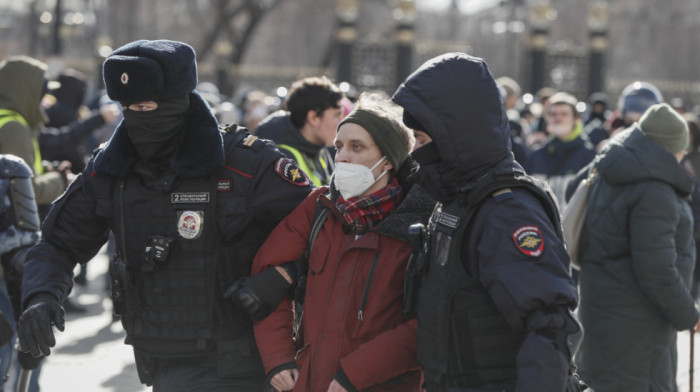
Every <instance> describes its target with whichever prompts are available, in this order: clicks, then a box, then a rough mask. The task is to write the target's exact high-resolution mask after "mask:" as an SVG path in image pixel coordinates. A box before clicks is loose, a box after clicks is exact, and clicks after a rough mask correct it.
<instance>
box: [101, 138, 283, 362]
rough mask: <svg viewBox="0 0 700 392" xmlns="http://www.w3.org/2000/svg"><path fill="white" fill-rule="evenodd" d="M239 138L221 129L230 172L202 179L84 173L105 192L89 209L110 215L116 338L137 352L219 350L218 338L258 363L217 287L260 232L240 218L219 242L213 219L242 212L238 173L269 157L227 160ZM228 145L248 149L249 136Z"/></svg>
mask: <svg viewBox="0 0 700 392" xmlns="http://www.w3.org/2000/svg"><path fill="white" fill-rule="evenodd" d="M247 135H248V134H247V132H245V135H243V136H247ZM253 138H255V137H253ZM255 139H257V138H255ZM242 140H243V138H242V137H241V132H239V133H238V134H236V135H235V136H233V135H230V134H226V135H224V143H225V144H226V146H227V147H226V154H227V159H226V166H227V167H229V168H236V170H237V172H235V171H232V170H231V169H227V168H222V169H221V170H219V171H218V172H217V173H214V174H212V175H210V176H208V177H206V178H172V179H171V180H174V181H175V182H174V184H172V186H171V188H170V189H168V190H167V191H164V190H154V189H150V188H147V187H145V186H144V185H143V184H142V180H141V178H140V176H136V175H129V176H127V177H125V178H112V177H108V176H97V175H96V176H94V177H93V178H91V179H90V181H93V184H94V185H93V189H105V188H106V189H109V191H108V192H103V193H102V194H97V193H98V192H97V191H95V193H96V198H97V209H98V214H102V215H104V216H105V217H107V218H108V219H110V227H112V228H113V230H114V234H115V237H116V240H117V241H116V242H117V249H118V255H117V258H116V259H115V260H114V261H113V262H112V263H111V265H110V272H114V273H111V277H112V281H113V284H114V283H116V284H119V285H121V287H120V290H121V291H120V292H119V293H118V295H117V297H116V298H115V293H114V291H113V300H114V301H115V309H117V308H120V311H121V316H122V324H123V325H124V329H125V330H126V332H127V339H126V343H127V344H131V345H133V346H134V347H135V348H137V349H139V350H140V351H142V352H144V353H147V354H150V355H153V356H157V357H191V356H196V355H205V354H206V353H208V352H212V351H214V349H216V350H217V351H221V349H222V347H220V346H221V344H222V343H225V344H226V345H233V346H236V347H228V350H229V351H248V354H249V355H250V354H251V353H252V354H253V355H255V356H256V357H257V361H259V356H258V355H259V354H257V350H256V348H255V343H254V341H253V336H252V320H251V318H250V317H249V316H248V315H246V314H245V313H243V312H242V311H241V310H239V309H238V308H237V307H236V306H234V305H233V303H232V302H231V301H228V300H225V299H224V298H223V297H222V293H223V292H224V290H225V288H226V287H227V286H228V285H230V284H232V283H233V282H235V281H236V280H238V279H239V278H242V277H244V276H247V275H249V273H250V267H251V264H252V260H253V257H254V256H255V251H256V250H257V249H258V248H259V246H260V245H261V244H262V242H264V240H265V238H266V237H267V234H268V232H267V231H266V230H265V229H264V228H262V227H259V226H258V225H257V224H256V223H254V222H252V219H245V221H246V222H247V224H245V225H243V226H244V227H245V230H241V228H242V227H238V228H237V230H240V231H241V233H240V234H239V235H237V236H236V237H235V238H236V239H235V240H233V241H226V240H225V236H224V235H223V234H224V233H221V232H220V228H219V226H218V223H219V219H220V216H221V215H223V216H225V217H229V216H231V217H232V218H231V220H234V219H242V218H241V217H243V216H244V214H245V209H246V196H247V195H249V194H250V193H251V191H252V186H253V184H252V180H251V178H249V177H251V176H250V175H249V176H246V175H242V174H240V173H243V174H245V173H251V174H257V171H258V170H259V169H260V168H262V167H266V166H269V165H268V163H269V164H271V163H272V162H273V161H274V160H275V159H277V158H279V155H277V154H267V153H266V152H265V151H263V152H262V154H261V155H263V154H264V156H262V157H259V158H256V159H250V157H243V159H241V158H240V157H236V155H237V154H239V155H241V154H240V153H239V151H238V150H237V151H236V152H234V153H233V154H231V150H232V149H233V146H235V145H237V144H239V143H240V142H241V141H242ZM236 147H237V148H250V149H256V148H257V147H256V146H254V145H252V142H251V143H250V144H248V143H247V142H246V143H245V144H244V145H238V146H236ZM232 157H234V158H232ZM261 161H263V162H261ZM268 161H269V162H268ZM95 181H100V182H101V184H97V183H94V182H95ZM163 181H166V180H165V177H163ZM222 190H224V191H222ZM223 199H225V201H224V200H223ZM217 201H218V202H219V203H217ZM227 221H228V219H227ZM227 223H228V222H227ZM229 229H230V228H228V227H225V228H224V230H229ZM120 270H121V272H122V273H123V274H122V275H121V279H120V273H119V271H120ZM117 280H121V282H119V281H117ZM224 349H227V348H224ZM252 360H255V358H251V361H252Z"/></svg>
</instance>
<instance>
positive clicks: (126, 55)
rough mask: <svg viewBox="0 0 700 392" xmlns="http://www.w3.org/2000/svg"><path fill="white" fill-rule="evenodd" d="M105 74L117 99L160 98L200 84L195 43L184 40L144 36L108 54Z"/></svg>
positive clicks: (186, 91)
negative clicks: (143, 38)
mask: <svg viewBox="0 0 700 392" xmlns="http://www.w3.org/2000/svg"><path fill="white" fill-rule="evenodd" d="M103 75H104V81H105V86H106V87H107V95H109V97H110V98H111V99H112V100H114V101H119V102H120V103H122V104H127V105H128V104H131V103H134V102H141V101H158V100H163V99H171V98H175V97H181V96H185V95H187V94H189V93H191V92H192V90H194V88H195V86H196V85H197V62H196V61H195V54H194V50H193V49H192V47H190V46H189V45H187V44H184V43H182V42H176V41H168V40H157V41H147V40H140V41H134V42H132V43H129V44H126V45H124V46H122V47H121V48H119V49H117V50H115V51H114V52H112V53H111V54H110V55H109V56H107V59H106V60H105V62H104V65H103Z"/></svg>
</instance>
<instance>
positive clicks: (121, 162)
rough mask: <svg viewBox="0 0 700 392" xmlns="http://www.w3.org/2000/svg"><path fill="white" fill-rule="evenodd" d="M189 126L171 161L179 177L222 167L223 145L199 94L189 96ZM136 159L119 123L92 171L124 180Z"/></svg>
mask: <svg viewBox="0 0 700 392" xmlns="http://www.w3.org/2000/svg"><path fill="white" fill-rule="evenodd" d="M189 112H190V115H189V125H188V127H187V130H186V131H185V133H184V135H183V136H182V139H181V140H180V144H179V145H178V147H177V150H175V154H174V155H173V157H172V160H171V162H170V168H171V170H172V171H173V173H175V174H176V175H177V176H178V177H190V178H191V177H200V176H205V175H208V174H211V173H212V172H214V171H216V170H219V169H221V168H222V167H223V166H224V145H223V139H222V137H221V132H220V131H219V127H218V124H217V122H216V118H215V117H214V114H212V112H211V109H209V106H208V105H207V103H206V102H205V101H204V99H203V98H202V97H201V96H200V95H199V93H198V92H196V91H193V92H192V93H191V94H190V111H189ZM138 160H139V156H138V153H137V152H136V148H135V147H134V145H133V143H132V142H131V138H129V133H128V130H127V129H126V125H125V124H124V121H122V122H121V123H119V125H118V126H117V130H116V131H115V132H114V135H112V138H111V139H110V140H109V142H108V143H107V145H106V146H105V147H104V148H103V149H102V150H100V151H99V152H98V153H97V156H96V157H95V171H97V172H98V173H100V174H106V175H110V176H114V177H126V176H127V175H128V174H129V173H130V172H131V170H132V168H133V166H134V164H135V163H136V162H137V161H138Z"/></svg>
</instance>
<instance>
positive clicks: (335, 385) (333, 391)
mask: <svg viewBox="0 0 700 392" xmlns="http://www.w3.org/2000/svg"><path fill="white" fill-rule="evenodd" d="M328 392H348V390H347V389H345V388H343V386H342V385H340V383H339V382H338V381H335V379H334V380H333V381H331V385H330V386H328Z"/></svg>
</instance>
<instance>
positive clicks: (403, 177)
mask: <svg viewBox="0 0 700 392" xmlns="http://www.w3.org/2000/svg"><path fill="white" fill-rule="evenodd" d="M47 71H48V69H47V67H46V65H45V64H43V63H42V62H40V61H39V60H36V59H32V58H29V57H25V56H15V57H11V58H8V59H5V60H4V61H2V62H1V63H0V154H2V155H1V156H0V158H2V159H0V195H2V197H3V203H2V205H0V240H1V242H2V243H0V255H1V256H2V268H3V275H4V279H3V280H2V281H1V282H0V311H1V312H2V314H4V315H5V316H6V317H7V318H8V319H9V322H10V324H11V325H12V328H13V329H16V331H17V340H18V343H19V344H18V345H17V347H18V350H13V349H12V348H13V343H10V344H6V345H4V346H3V347H2V348H1V349H0V356H1V358H0V364H2V367H1V368H0V371H1V372H2V374H3V375H4V374H8V373H10V372H20V371H22V370H29V369H32V370H34V371H33V374H32V383H31V386H30V389H29V390H30V391H34V392H37V391H39V382H38V381H39V378H40V373H41V372H40V369H41V366H42V358H43V357H45V356H48V355H49V354H50V352H51V348H52V347H54V345H55V337H54V329H57V330H59V331H62V330H63V329H64V324H65V322H64V318H65V312H71V311H72V312H77V313H79V312H81V307H80V306H79V305H78V304H75V303H72V302H71V299H70V297H69V295H70V293H71V290H72V288H73V286H74V285H75V284H78V285H85V284H89V283H90V282H88V281H87V278H86V273H85V271H86V268H87V265H88V262H89V261H90V260H92V259H93V257H94V256H95V255H96V254H97V253H98V252H99V251H100V249H101V248H102V246H103V245H104V244H105V243H107V242H110V244H111V246H110V247H109V248H108V249H109V253H110V263H109V268H108V270H109V276H108V279H107V280H106V281H107V282H109V293H110V296H111V299H112V302H113V312H114V314H115V320H120V321H121V323H122V325H123V327H124V329H125V331H126V334H127V338H126V343H127V344H129V345H131V346H133V348H134V360H135V363H136V367H137V370H138V376H139V379H140V381H141V382H142V383H143V384H146V385H149V386H151V385H152V386H153V390H154V391H156V392H159V391H205V390H206V391H224V390H225V391H272V390H274V391H279V392H282V391H322V392H326V391H327V392H337V391H339V392H342V391H350V392H352V391H397V392H398V391H423V390H425V391H428V392H474V391H479V392H491V391H508V392H515V391H517V392H524V391H552V392H555V391H556V392H562V391H566V392H574V391H584V390H595V391H598V392H601V391H603V392H605V391H654V392H657V391H662V392H665V391H669V392H672V391H675V390H677V388H676V381H675V378H676V371H677V356H676V333H677V332H678V331H683V330H693V331H697V330H698V329H699V328H700V313H698V307H697V305H696V304H695V299H696V297H697V286H698V284H697V278H694V276H695V277H697V276H698V275H700V274H698V268H695V264H696V254H697V253H698V251H699V250H700V249H698V248H697V246H698V244H699V243H700V223H698V220H699V219H700V187H698V185H700V181H699V180H698V176H697V175H696V173H698V174H700V127H699V126H698V124H699V123H698V116H697V114H693V113H684V112H683V110H682V105H681V104H679V103H678V102H677V100H671V105H669V104H668V103H665V102H666V101H665V100H664V98H663V96H662V94H661V92H660V91H659V90H658V89H657V88H656V87H655V86H654V85H652V84H650V83H647V82H643V81H638V82H634V83H632V84H630V85H629V86H627V87H626V88H625V89H624V90H623V91H622V92H621V94H620V96H619V99H618V101H617V105H616V106H613V105H611V104H610V99H609V98H608V96H607V95H606V94H604V93H595V94H592V95H591V96H590V97H589V98H588V100H587V102H580V101H579V97H575V96H574V95H572V94H571V93H570V92H566V91H555V90H554V89H552V88H544V89H542V90H540V91H538V92H536V93H535V94H534V95H531V94H524V93H523V91H522V89H521V87H520V86H519V84H518V83H517V82H516V81H515V80H513V79H512V78H509V77H507V76H502V77H499V78H494V77H493V76H492V74H491V71H490V70H489V68H488V66H487V64H486V62H485V61H484V60H482V59H480V58H477V57H473V56H470V55H467V54H464V53H449V54H445V55H442V56H438V57H436V58H433V59H431V60H429V61H427V62H426V63H424V64H423V65H421V66H420V67H419V68H418V69H417V70H416V71H415V72H414V73H413V74H411V75H410V76H409V77H408V78H407V79H406V80H405V81H404V82H403V83H402V84H401V85H400V86H399V88H398V89H397V90H396V91H395V92H393V94H392V95H388V94H387V92H381V91H365V92H362V93H361V94H359V95H356V94H350V93H348V92H347V89H341V88H340V87H339V86H338V85H336V83H334V82H333V81H332V80H330V79H329V78H327V77H326V76H314V77H306V78H302V79H299V80H297V81H295V82H294V83H292V84H291V86H288V87H289V88H288V89H287V88H285V89H278V90H279V91H285V94H284V95H283V96H278V95H276V94H269V95H268V94H265V93H263V92H262V91H259V90H251V91H248V92H247V93H246V94H245V95H242V96H241V100H240V101H239V102H238V105H234V104H233V103H232V102H231V101H230V100H229V99H228V98H227V97H225V96H224V95H222V94H221V93H220V92H219V90H218V89H217V88H216V86H214V85H213V84H212V83H209V82H200V80H199V78H198V73H197V64H196V55H195V52H194V50H193V49H192V48H191V47H190V46H189V45H187V44H185V43H182V42H175V41H168V40H156V41H147V40H139V41H135V42H132V43H129V44H127V45H125V46H123V47H121V48H119V49H117V50H115V51H114V52H113V53H112V54H110V55H109V56H108V57H107V58H106V60H105V62H104V64H103V78H104V84H105V89H104V90H101V91H97V92H94V93H93V92H88V91H87V90H88V89H87V83H86V77H85V75H83V74H81V73H80V72H78V71H76V70H71V69H66V70H63V71H61V72H60V74H59V75H55V76H54V78H53V80H48V77H47V75H48V74H47ZM583 179H587V180H590V181H589V186H590V196H589V200H588V204H587V212H586V221H585V224H584V226H583V232H582V242H581V243H582V246H581V247H580V253H579V254H578V255H577V256H578V259H579V260H580V271H578V270H573V269H572V267H571V264H570V255H569V253H568V249H567V245H566V242H565V240H564V235H563V232H562V225H561V213H562V212H563V211H564V209H565V208H566V207H567V205H568V203H569V198H570V197H571V195H572V193H573V191H574V189H576V187H577V185H578V184H579V182H580V181H582V180H583ZM40 222H41V226H40ZM78 267H79V269H78ZM74 270H75V271H80V272H78V273H77V274H74ZM693 271H695V272H694V273H693ZM639 342H645V344H639ZM12 364H15V366H14V367H15V368H16V370H11V369H10V365H12ZM47 366H50V363H48V365H47Z"/></svg>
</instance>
